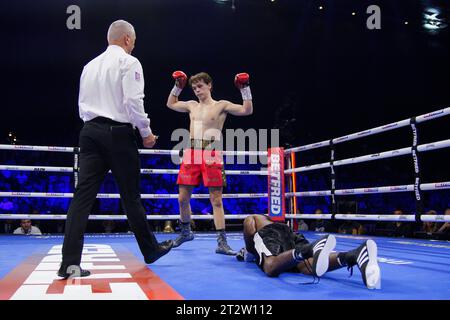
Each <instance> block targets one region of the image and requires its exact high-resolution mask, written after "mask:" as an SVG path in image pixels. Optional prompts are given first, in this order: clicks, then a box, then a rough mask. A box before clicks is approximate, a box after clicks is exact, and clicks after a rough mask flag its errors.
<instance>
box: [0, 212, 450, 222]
mask: <svg viewBox="0 0 450 320" xmlns="http://www.w3.org/2000/svg"><path fill="white" fill-rule="evenodd" d="M248 216H250V214H226V215H225V219H226V220H240V219H245V218H246V217H248ZM66 218H67V215H65V214H17V213H15V214H0V220H10V219H16V220H21V219H33V220H65V219H66ZM191 218H192V219H193V220H212V219H214V216H213V215H212V214H206V215H192V216H191ZM126 219H127V216H126V215H105V214H102V215H94V214H91V215H89V220H126ZM179 219H180V215H178V214H171V215H154V214H151V215H147V220H179ZM286 219H297V220H298V219H313V220H317V219H322V220H331V219H332V215H331V214H287V215H286ZM336 219H337V220H360V221H411V222H413V221H415V215H393V214H337V215H336ZM420 220H421V221H429V222H450V215H421V216H420Z"/></svg>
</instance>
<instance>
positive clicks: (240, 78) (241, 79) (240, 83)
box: [234, 73, 250, 89]
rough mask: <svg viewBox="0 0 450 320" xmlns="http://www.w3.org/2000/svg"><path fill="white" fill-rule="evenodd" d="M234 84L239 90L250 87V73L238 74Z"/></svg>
mask: <svg viewBox="0 0 450 320" xmlns="http://www.w3.org/2000/svg"><path fill="white" fill-rule="evenodd" d="M234 84H235V85H236V87H237V88H238V89H243V88H245V87H248V86H249V84H250V76H249V74H248V73H238V74H237V75H236V76H235V77H234Z"/></svg>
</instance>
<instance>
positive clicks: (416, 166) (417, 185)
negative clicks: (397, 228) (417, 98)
mask: <svg viewBox="0 0 450 320" xmlns="http://www.w3.org/2000/svg"><path fill="white" fill-rule="evenodd" d="M416 124H417V121H416V117H413V118H411V130H412V134H413V144H412V146H411V155H412V159H413V163H414V195H415V197H416V213H415V217H416V222H417V223H418V222H421V219H420V216H421V215H422V214H423V202H422V195H421V192H420V180H421V179H420V178H421V175H420V165H419V152H418V150H417V146H418V140H419V137H418V133H417V127H416Z"/></svg>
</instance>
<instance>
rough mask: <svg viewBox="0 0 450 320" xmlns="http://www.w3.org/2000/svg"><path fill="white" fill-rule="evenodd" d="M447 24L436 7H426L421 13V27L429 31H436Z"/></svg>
mask: <svg viewBox="0 0 450 320" xmlns="http://www.w3.org/2000/svg"><path fill="white" fill-rule="evenodd" d="M447 26H448V24H447V22H446V20H445V18H444V17H443V16H442V14H441V11H440V10H439V9H437V8H427V9H426V10H425V12H424V14H423V27H424V29H426V30H427V31H428V32H430V33H437V32H439V31H440V30H441V29H444V28H446V27H447Z"/></svg>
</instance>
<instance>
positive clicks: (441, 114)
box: [285, 107, 450, 155]
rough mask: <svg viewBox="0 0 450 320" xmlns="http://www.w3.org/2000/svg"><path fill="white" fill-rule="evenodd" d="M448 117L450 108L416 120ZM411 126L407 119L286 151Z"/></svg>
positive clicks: (313, 147)
mask: <svg viewBox="0 0 450 320" xmlns="http://www.w3.org/2000/svg"><path fill="white" fill-rule="evenodd" d="M447 115H450V107H448V108H445V109H441V110H437V111H433V112H430V113H427V114H423V115H420V116H417V117H416V118H415V119H416V122H417V123H421V122H425V121H429V120H433V119H437V118H440V117H444V116H447ZM410 124H411V119H405V120H401V121H397V122H393V123H389V124H386V125H383V126H379V127H376V128H372V129H369V130H364V131H360V132H356V133H352V134H349V135H346V136H342V137H339V138H334V139H331V140H325V141H321V142H316V143H311V144H308V145H304V146H300V147H295V148H291V149H286V150H285V154H286V155H288V154H289V153H292V152H300V151H306V150H312V149H316V148H320V147H327V146H329V145H330V141H333V143H334V144H338V143H341V142H344V141H350V140H355V139H359V138H363V137H367V136H371V135H374V134H378V133H381V132H386V131H389V130H392V129H397V128H402V127H407V126H409V125H410Z"/></svg>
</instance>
